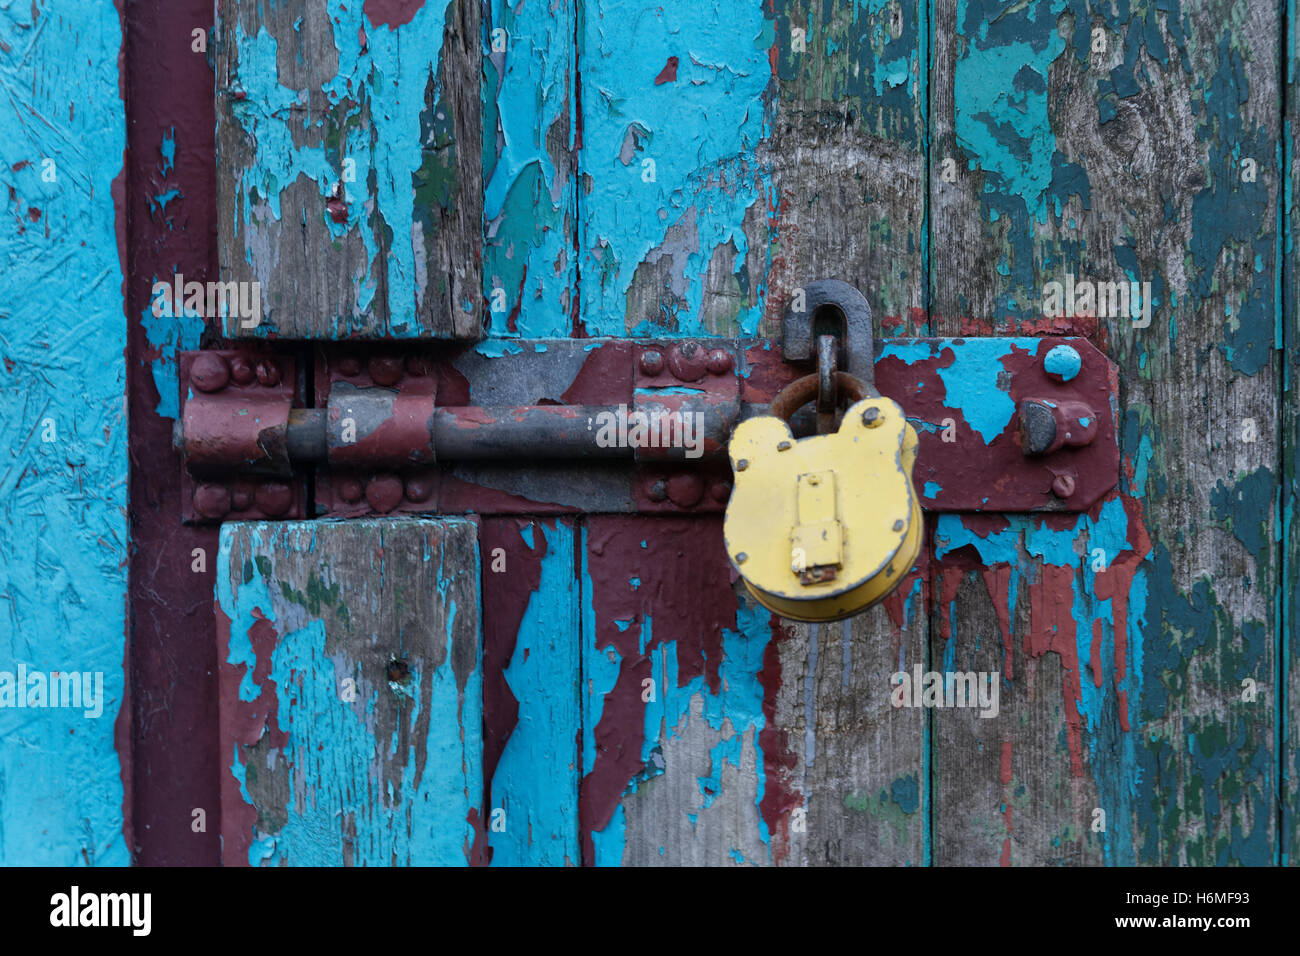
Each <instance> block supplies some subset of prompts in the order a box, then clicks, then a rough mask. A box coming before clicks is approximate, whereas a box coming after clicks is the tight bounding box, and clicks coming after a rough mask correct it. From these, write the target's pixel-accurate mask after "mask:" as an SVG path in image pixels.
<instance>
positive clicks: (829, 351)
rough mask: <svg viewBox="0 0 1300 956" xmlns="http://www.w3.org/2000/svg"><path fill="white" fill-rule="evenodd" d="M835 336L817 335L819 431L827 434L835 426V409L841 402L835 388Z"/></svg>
mask: <svg viewBox="0 0 1300 956" xmlns="http://www.w3.org/2000/svg"><path fill="white" fill-rule="evenodd" d="M835 352H836V348H835V337H834V336H833V335H819V336H817V433H818V434H819V435H825V434H827V433H829V432H831V431H833V430H834V428H835V409H836V406H837V405H838V404H839V402H838V401H837V399H838V395H837V394H836V390H835V373H836V371H838V369H837V367H836V366H837V358H836V354H835Z"/></svg>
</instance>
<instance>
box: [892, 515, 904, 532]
mask: <svg viewBox="0 0 1300 956" xmlns="http://www.w3.org/2000/svg"><path fill="white" fill-rule="evenodd" d="M894 530H895V531H902V530H903V519H902V518H899V519H898V520H897V521H895V522H894Z"/></svg>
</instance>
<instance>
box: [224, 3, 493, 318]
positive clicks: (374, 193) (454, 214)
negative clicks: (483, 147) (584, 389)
mask: <svg viewBox="0 0 1300 956" xmlns="http://www.w3.org/2000/svg"><path fill="white" fill-rule="evenodd" d="M479 6H480V5H479V4H478V3H475V2H469V0H428V2H426V3H424V4H422V5H421V4H410V3H403V4H375V3H369V4H361V3H350V4H327V3H326V2H325V0H299V2H295V3H284V4H261V3H239V2H238V0H221V2H220V3H219V4H218V7H217V10H218V13H217V34H216V35H217V48H216V62H217V166H218V168H219V169H221V170H222V171H223V174H222V175H221V176H219V177H218V179H217V184H218V186H217V209H218V221H219V223H220V242H219V250H220V277H221V280H222V281H223V282H237V283H249V284H251V283H258V286H257V287H256V288H254V287H253V286H251V285H247V286H240V289H239V291H240V293H241V295H244V294H246V295H247V298H246V299H244V300H242V301H245V302H249V303H251V302H254V301H256V302H257V303H259V305H260V315H257V314H249V310H247V309H245V310H243V311H241V312H240V313H239V314H238V315H229V316H227V317H225V319H224V327H225V329H226V332H227V334H229V335H232V336H233V335H270V334H274V335H277V336H279V337H281V338H342V337H368V338H371V337H396V338H439V339H476V338H478V336H479V334H480V325H481V323H480V309H481V302H480V299H479V289H480V287H481V285H482V283H481V281H480V274H481V253H482V209H483V207H482V199H483V189H482V174H483V163H482V153H481V151H480V144H481V142H482V138H481V129H482V126H481V120H482V117H481V109H480V101H479V98H480V92H481V89H480V63H481V56H482V50H481V45H480V35H479V24H480V18H479Z"/></svg>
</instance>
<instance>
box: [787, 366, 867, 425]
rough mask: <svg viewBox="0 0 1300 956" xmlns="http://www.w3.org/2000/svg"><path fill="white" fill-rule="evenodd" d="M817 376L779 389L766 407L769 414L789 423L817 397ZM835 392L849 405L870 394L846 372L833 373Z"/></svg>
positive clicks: (807, 376)
mask: <svg viewBox="0 0 1300 956" xmlns="http://www.w3.org/2000/svg"><path fill="white" fill-rule="evenodd" d="M820 387H821V385H820V382H819V376H817V375H805V376H804V377H803V378H796V379H795V380H794V381H793V382H791V383H790V384H789V385H787V386H786V387H785V388H783V389H781V391H780V392H778V393H777V395H776V397H775V398H773V399H772V404H771V405H770V406H768V411H769V413H770V414H772V415H773V416H775V417H776V418H779V419H781V421H783V422H789V421H790V416H791V415H793V414H794V413H795V412H797V411H798V410H799V409H801V408H802V407H803V406H805V405H807V404H808V403H809V402H811V401H812V400H813V399H814V398H816V397H817V394H818V391H819V390H820ZM835 391H836V394H837V395H840V396H842V397H844V398H847V399H848V400H849V402H850V403H852V402H860V401H862V399H864V398H867V397H869V395H870V394H871V393H870V392H869V391H868V390H867V386H866V385H865V384H864V383H863V381H862V379H860V378H858V377H857V376H854V375H850V374H849V373H848V372H836V373H835Z"/></svg>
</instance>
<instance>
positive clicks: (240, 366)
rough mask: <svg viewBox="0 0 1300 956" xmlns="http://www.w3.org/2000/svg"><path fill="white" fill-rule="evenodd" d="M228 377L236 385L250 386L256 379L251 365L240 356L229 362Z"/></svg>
mask: <svg viewBox="0 0 1300 956" xmlns="http://www.w3.org/2000/svg"><path fill="white" fill-rule="evenodd" d="M230 377H231V379H232V380H233V381H234V383H235V384H236V385H251V384H252V383H253V379H254V378H255V377H256V376H255V374H254V372H253V363H252V362H250V361H249V360H248V359H247V358H245V357H244V356H242V355H236V356H235V357H234V358H232V359H231V360H230Z"/></svg>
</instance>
